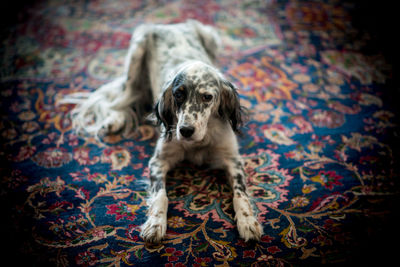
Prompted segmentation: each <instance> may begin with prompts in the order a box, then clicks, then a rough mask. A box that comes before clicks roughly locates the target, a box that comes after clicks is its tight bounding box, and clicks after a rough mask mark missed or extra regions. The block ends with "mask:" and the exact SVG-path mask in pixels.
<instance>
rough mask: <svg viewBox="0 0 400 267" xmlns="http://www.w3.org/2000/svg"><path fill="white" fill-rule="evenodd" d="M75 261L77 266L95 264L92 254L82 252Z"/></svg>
mask: <svg viewBox="0 0 400 267" xmlns="http://www.w3.org/2000/svg"><path fill="white" fill-rule="evenodd" d="M75 261H76V264H77V265H79V266H94V265H95V264H96V263H97V257H96V255H95V254H94V253H93V252H90V251H84V252H81V253H79V254H78V255H77V256H76V258H75Z"/></svg>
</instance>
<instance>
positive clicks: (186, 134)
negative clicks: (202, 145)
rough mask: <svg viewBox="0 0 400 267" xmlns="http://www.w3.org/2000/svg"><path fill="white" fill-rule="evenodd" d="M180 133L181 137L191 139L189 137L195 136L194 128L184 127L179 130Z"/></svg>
mask: <svg viewBox="0 0 400 267" xmlns="http://www.w3.org/2000/svg"><path fill="white" fill-rule="evenodd" d="M179 132H180V133H181V135H182V136H183V137H186V138H189V137H191V136H192V135H193V133H194V127H192V126H182V127H181V128H180V129H179Z"/></svg>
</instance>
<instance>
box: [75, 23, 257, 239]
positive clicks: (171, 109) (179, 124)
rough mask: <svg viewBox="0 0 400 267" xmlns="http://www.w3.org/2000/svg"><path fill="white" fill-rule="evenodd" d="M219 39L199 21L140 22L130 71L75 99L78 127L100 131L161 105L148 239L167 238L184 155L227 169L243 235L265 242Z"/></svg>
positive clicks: (133, 122)
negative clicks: (172, 191)
mask: <svg viewBox="0 0 400 267" xmlns="http://www.w3.org/2000/svg"><path fill="white" fill-rule="evenodd" d="M219 44H220V41H219V37H218V35H217V32H216V30H215V29H214V28H212V27H211V26H206V25H203V24H201V23H200V22H198V21H194V20H189V21H187V22H185V23H180V24H172V25H150V24H145V25H142V26H139V27H138V28H137V29H136V30H135V31H134V34H133V37H132V40H131V45H130V49H129V52H128V56H127V58H126V62H125V70H124V75H123V76H122V77H121V78H119V79H116V80H115V81H113V82H111V83H109V84H106V85H104V86H102V87H100V88H99V89H98V90H97V91H95V92H93V93H91V94H87V95H86V94H81V95H77V94H75V96H73V98H74V97H75V100H76V98H77V97H78V98H79V97H82V98H81V99H80V100H79V101H77V103H78V105H77V106H76V107H75V109H74V110H73V113H72V114H73V124H74V126H75V127H76V128H77V129H78V130H83V131H84V132H88V133H90V134H94V135H96V136H98V135H100V134H104V133H107V132H117V131H122V130H123V131H124V132H125V133H129V132H131V131H133V129H134V127H135V126H137V125H138V124H140V123H141V122H143V120H144V119H143V118H145V116H144V115H145V114H146V113H148V112H149V109H151V107H152V106H153V104H154V103H155V108H154V111H153V113H154V115H155V120H156V121H157V122H158V123H159V125H160V126H161V131H162V134H161V136H160V137H159V139H158V142H157V145H156V149H155V153H154V155H153V157H152V158H151V159H150V162H149V169H150V188H149V194H150V197H149V200H148V205H149V208H148V213H147V215H148V217H147V220H146V222H145V223H144V224H143V225H142V227H141V236H142V238H143V239H144V240H145V241H147V242H160V241H161V239H162V238H163V237H164V236H165V232H166V228H167V209H168V197H167V192H166V185H165V180H166V176H167V173H168V171H169V170H171V169H172V168H174V166H176V164H177V163H179V162H181V161H183V160H187V161H190V162H192V163H194V164H197V165H203V164H204V165H208V166H210V167H211V168H219V169H224V170H226V173H227V177H228V180H229V183H230V185H231V186H232V189H233V207H234V211H235V213H236V216H235V220H236V222H237V228H238V231H239V234H240V236H241V237H242V238H243V239H244V240H245V241H248V240H250V239H253V240H259V239H260V238H261V235H262V233H263V230H262V227H261V225H260V223H259V222H258V221H257V219H256V216H255V213H254V211H253V209H252V205H251V202H250V197H249V195H248V193H247V190H246V181H245V179H246V178H245V177H246V176H245V172H244V166H243V161H242V158H241V156H240V154H239V151H238V150H239V149H238V142H237V140H236V135H235V133H236V132H238V131H239V127H240V126H241V124H242V113H243V109H242V107H241V106H240V103H239V97H238V93H237V90H236V88H235V86H234V85H233V84H232V83H230V82H229V81H228V80H227V79H225V77H224V76H223V75H222V73H221V72H219V71H218V70H217V69H216V68H215V67H214V63H215V60H216V55H217V50H218V47H219ZM71 99H72V98H70V100H71ZM67 102H68V101H67Z"/></svg>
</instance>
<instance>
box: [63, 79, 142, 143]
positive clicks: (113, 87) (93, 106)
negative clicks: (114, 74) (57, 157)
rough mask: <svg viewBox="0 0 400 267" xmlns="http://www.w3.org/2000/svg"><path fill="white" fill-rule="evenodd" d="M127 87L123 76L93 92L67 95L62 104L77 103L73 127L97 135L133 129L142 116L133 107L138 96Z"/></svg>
mask: <svg viewBox="0 0 400 267" xmlns="http://www.w3.org/2000/svg"><path fill="white" fill-rule="evenodd" d="M125 86H126V78H125V77H121V78H118V79H116V80H114V81H112V82H110V83H107V84H105V85H103V86H101V87H100V88H99V89H98V90H96V91H94V92H91V93H89V92H88V93H74V94H70V95H67V96H66V97H65V98H64V99H63V100H62V101H61V103H71V104H76V106H75V108H74V109H73V110H72V111H71V116H72V126H73V128H74V129H75V130H76V131H77V132H78V133H86V134H89V135H92V136H95V137H96V138H99V137H100V136H103V135H105V134H108V133H116V132H120V131H122V130H124V133H123V134H124V135H129V134H130V133H132V132H134V129H136V128H137V125H138V123H139V118H138V116H137V114H136V112H135V111H134V110H133V109H132V108H131V107H132V106H133V104H134V102H135V101H136V99H135V98H134V97H132V95H131V91H130V90H124V89H125Z"/></svg>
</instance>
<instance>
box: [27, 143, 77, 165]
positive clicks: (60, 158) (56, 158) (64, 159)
mask: <svg viewBox="0 0 400 267" xmlns="http://www.w3.org/2000/svg"><path fill="white" fill-rule="evenodd" d="M71 160H72V155H71V154H70V153H68V151H67V150H66V149H65V148H56V147H53V148H48V149H47V150H45V151H43V152H40V153H38V154H36V155H35V156H34V157H33V161H34V162H36V163H37V164H38V165H39V166H42V167H45V168H59V167H61V166H64V165H65V164H67V163H69V162H70V161H71Z"/></svg>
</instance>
